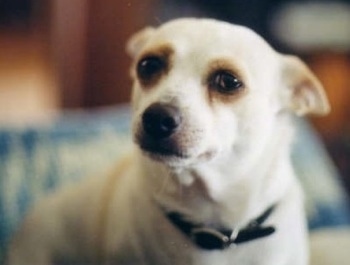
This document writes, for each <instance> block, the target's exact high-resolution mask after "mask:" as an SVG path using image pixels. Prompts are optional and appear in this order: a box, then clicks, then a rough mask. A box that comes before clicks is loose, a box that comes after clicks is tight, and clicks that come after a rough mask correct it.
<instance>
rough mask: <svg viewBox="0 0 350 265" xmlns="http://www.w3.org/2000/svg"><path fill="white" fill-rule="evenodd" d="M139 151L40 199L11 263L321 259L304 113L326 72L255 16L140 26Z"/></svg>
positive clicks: (294, 263)
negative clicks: (299, 135)
mask: <svg viewBox="0 0 350 265" xmlns="http://www.w3.org/2000/svg"><path fill="white" fill-rule="evenodd" d="M127 51H128V53H129V54H130V56H131V57H132V59H133V65H132V67H131V68H132V69H131V76H132V79H133V91H132V113H133V116H132V134H133V140H134V141H133V142H134V143H135V145H134V147H133V150H132V151H131V152H130V154H129V155H127V156H126V158H125V159H124V160H123V161H121V162H120V163H119V164H118V166H116V168H115V169H114V170H112V171H111V173H110V174H107V175H105V176H97V177H94V178H91V179H89V180H85V181H83V183H80V184H77V185H73V186H70V187H68V188H65V189H64V190H62V191H58V192H56V193H55V194H53V195H52V196H49V198H46V199H45V200H44V201H41V202H39V203H38V204H37V205H36V206H35V207H34V208H33V210H32V211H31V212H30V213H29V214H28V216H27V217H26V219H25V221H24V223H23V225H22V226H21V228H20V229H19V231H18V232H17V233H16V235H15V236H14V239H13V241H12V243H11V246H10V249H9V255H8V263H7V264H9V265H22V264H35V265H49V264H145V265H155V264H157V265H164V264H201V265H205V264H210V265H212V264H222V265H223V264H242V265H244V264H246V265H248V264H260V265H272V264H278V265H306V264H308V239H307V238H308V236H307V229H306V218H305V214H304V208H303V195H302V191H301V188H300V185H299V183H298V181H297V178H296V177H295V174H294V171H293V168H292V165H291V161H290V151H291V145H292V139H293V131H294V130H293V122H292V121H293V118H292V117H293V116H294V115H297V116H302V115H306V114H318V115H324V114H327V113H328V112H329V109H330V107H329V103H328V100H327V97H326V95H325V92H324V90H323V88H322V85H321V84H320V82H319V81H318V79H317V78H316V77H315V76H314V74H313V73H312V72H311V71H310V70H309V68H308V67H307V66H306V65H305V64H304V63H303V62H302V61H301V60H299V59H298V58H296V57H294V56H290V55H283V54H280V53H278V52H276V51H275V50H274V49H273V48H271V46H269V44H267V42H265V40H263V39H262V38H261V37H260V36H259V35H257V34H256V33H255V32H253V31H252V30H250V29H247V28H245V27H243V26H238V25H233V24H230V23H227V22H221V21H217V20H213V19H196V18H182V19H176V20H173V21H170V22H167V23H165V24H163V25H161V26H159V27H158V28H152V27H148V28H145V29H143V30H141V31H140V32H138V33H136V34H135V35H133V36H132V37H131V39H130V40H129V42H128V44H127Z"/></svg>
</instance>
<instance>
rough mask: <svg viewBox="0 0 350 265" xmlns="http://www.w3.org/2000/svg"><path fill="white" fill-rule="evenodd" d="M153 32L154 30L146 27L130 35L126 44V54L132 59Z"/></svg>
mask: <svg viewBox="0 0 350 265" xmlns="http://www.w3.org/2000/svg"><path fill="white" fill-rule="evenodd" d="M154 31H155V28H152V27H146V28H144V29H142V30H140V31H139V32H136V33H135V34H134V35H132V36H131V38H130V39H129V40H128V42H127V44H126V51H127V53H128V54H129V55H130V56H131V57H132V58H134V57H135V56H136V55H137V54H138V52H139V51H140V50H141V48H142V47H143V46H144V45H145V43H146V42H147V40H148V39H149V38H150V37H151V36H152V35H153V33H154Z"/></svg>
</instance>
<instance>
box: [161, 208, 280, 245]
mask: <svg viewBox="0 0 350 265" xmlns="http://www.w3.org/2000/svg"><path fill="white" fill-rule="evenodd" d="M275 207H276V205H272V206H271V207H269V208H268V209H267V210H266V211H264V212H263V213H262V214H261V215H260V216H259V217H258V218H256V219H254V220H252V221H251V222H250V223H249V224H248V225H247V226H245V227H244V228H243V229H239V230H230V229H225V228H223V229H222V228H220V229H215V228H212V227H208V226H205V225H203V224H198V223H193V222H191V221H188V220H187V219H186V217H185V216H183V215H182V214H180V213H178V212H168V213H166V216H167V217H168V219H169V220H170V221H171V222H172V223H173V224H174V225H175V226H176V227H177V228H178V229H179V230H180V231H181V232H182V233H184V234H185V235H186V236H188V237H189V238H190V239H191V240H192V241H193V243H194V244H196V245H197V246H198V247H200V248H202V249H205V250H220V249H221V250H223V249H226V248H228V247H229V246H230V245H232V244H234V245H237V244H241V243H245V242H248V241H252V240H255V239H259V238H262V237H266V236H269V235H271V234H273V233H274V232H275V230H276V229H275V227H273V226H263V223H264V222H265V220H266V219H267V218H268V217H269V216H270V215H271V213H272V212H273V211H274V209H275Z"/></svg>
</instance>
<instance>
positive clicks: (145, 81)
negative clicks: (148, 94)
mask: <svg viewBox="0 0 350 265" xmlns="http://www.w3.org/2000/svg"><path fill="white" fill-rule="evenodd" d="M174 52H175V51H174V49H173V47H172V46H171V45H170V44H167V43H164V44H160V45H157V46H154V47H152V48H149V49H146V50H145V51H144V52H142V54H141V55H140V56H139V59H138V60H137V61H136V63H135V65H134V67H133V69H135V72H136V76H137V78H138V80H139V82H140V84H141V85H142V86H143V87H146V88H149V87H153V86H155V85H156V84H157V83H159V82H160V80H161V79H162V77H164V76H166V75H167V74H168V72H169V71H170V69H171V66H172V56H173V54H174ZM148 58H155V59H157V60H160V61H161V62H162V64H163V65H162V67H161V69H159V71H156V72H155V73H154V74H152V75H150V76H149V77H148V78H142V77H141V76H140V75H139V74H138V72H137V68H138V64H139V63H140V62H142V61H143V60H145V59H148Z"/></svg>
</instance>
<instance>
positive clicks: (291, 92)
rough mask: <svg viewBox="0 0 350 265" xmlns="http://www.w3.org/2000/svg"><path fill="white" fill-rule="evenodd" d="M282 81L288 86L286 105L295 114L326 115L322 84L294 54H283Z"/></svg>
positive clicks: (326, 109) (326, 103) (326, 106)
mask: <svg viewBox="0 0 350 265" xmlns="http://www.w3.org/2000/svg"><path fill="white" fill-rule="evenodd" d="M282 62H283V66H282V69H283V82H284V83H285V84H286V85H287V87H288V96H287V105H288V107H289V109H291V110H292V111H293V112H294V113H296V114H297V115H300V116H302V115H305V114H316V115H326V114H328V112H329V111H330V106H329V102H328V99H327V96H326V93H325V91H324V89H323V86H322V84H321V83H320V81H319V80H318V79H317V77H316V76H315V75H314V74H313V73H312V72H311V70H310V69H309V68H308V67H307V66H306V64H305V63H303V62H302V61H301V60H300V59H299V58H297V57H295V56H283V59H282Z"/></svg>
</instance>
